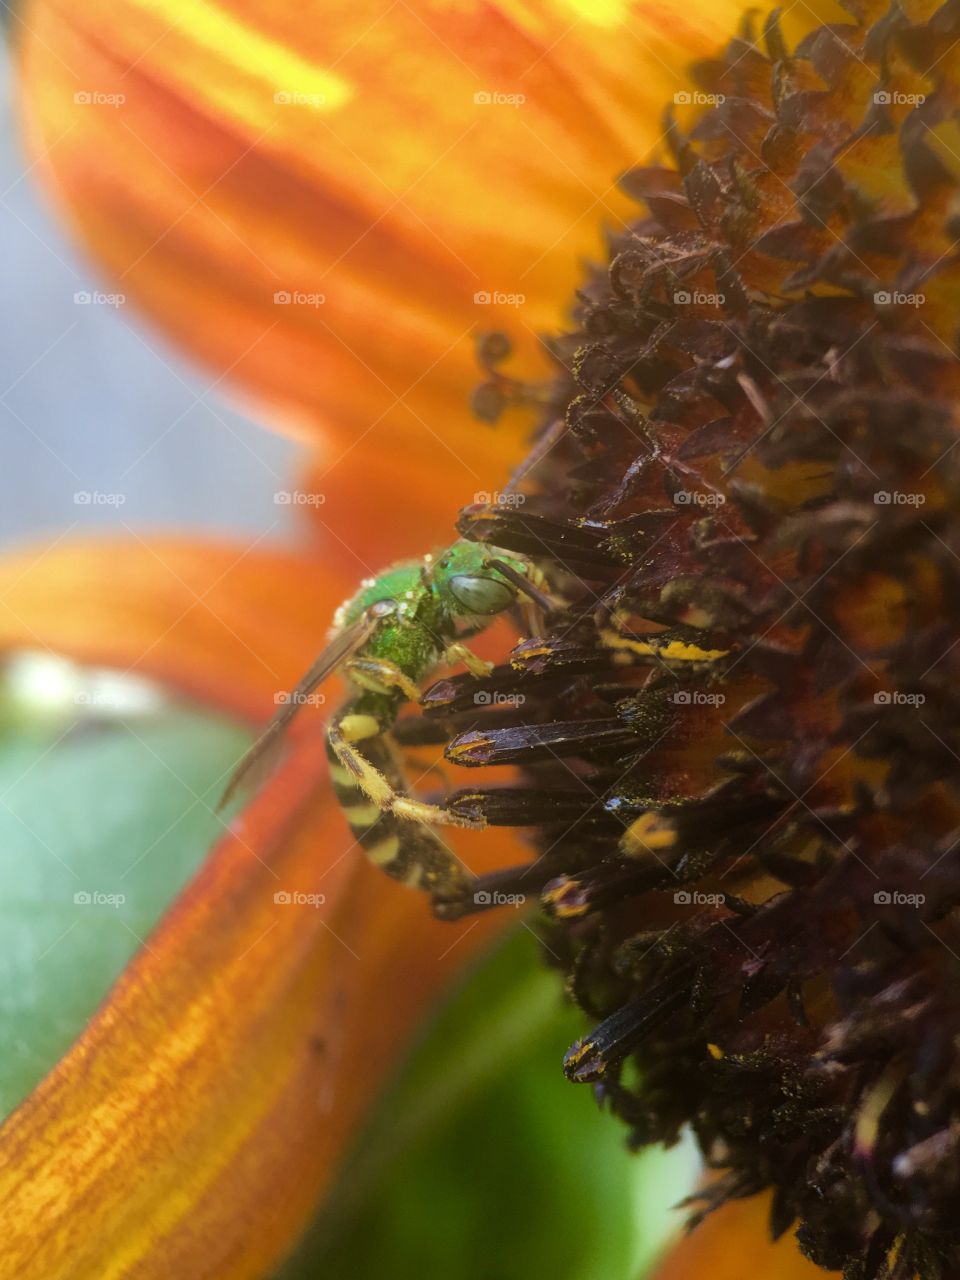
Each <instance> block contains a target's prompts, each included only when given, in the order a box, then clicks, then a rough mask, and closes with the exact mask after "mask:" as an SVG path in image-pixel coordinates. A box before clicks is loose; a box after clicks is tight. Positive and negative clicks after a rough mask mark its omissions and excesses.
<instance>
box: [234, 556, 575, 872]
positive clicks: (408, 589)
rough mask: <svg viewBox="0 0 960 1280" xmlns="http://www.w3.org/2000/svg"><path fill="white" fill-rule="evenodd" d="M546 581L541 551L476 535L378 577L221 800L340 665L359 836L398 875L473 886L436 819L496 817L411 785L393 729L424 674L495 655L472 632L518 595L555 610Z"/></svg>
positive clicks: (338, 731)
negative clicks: (538, 560) (472, 641)
mask: <svg viewBox="0 0 960 1280" xmlns="http://www.w3.org/2000/svg"><path fill="white" fill-rule="evenodd" d="M542 585H543V575H542V573H541V572H540V570H539V569H537V568H536V566H535V565H534V564H533V563H532V562H531V561H529V560H526V559H523V558H519V557H517V556H507V555H504V554H502V553H500V552H498V551H497V549H496V548H494V547H490V546H486V545H484V544H482V543H475V542H465V541H460V542H455V543H454V544H453V545H452V546H451V547H449V548H447V550H445V551H443V552H441V553H440V554H438V555H427V556H424V558H423V559H422V560H419V561H405V562H402V563H400V564H395V565H392V566H391V567H390V568H388V569H386V570H385V571H384V572H383V573H381V574H380V575H379V576H378V577H376V578H370V579H367V581H365V582H364V583H363V584H362V586H361V588H360V590H359V591H358V592H357V594H356V595H355V596H353V597H352V598H351V599H350V600H347V601H346V602H345V603H344V604H342V605H341V606H340V608H339V609H338V610H337V612H336V614H335V616H334V622H333V628H332V630H331V634H330V643H329V644H328V645H327V647H326V648H325V649H324V650H323V652H322V653H321V654H320V656H319V657H318V658H317V660H316V661H315V662H314V663H313V665H312V666H311V667H310V669H309V670H308V671H307V672H306V673H305V674H304V676H303V678H302V679H301V680H300V681H299V683H298V684H297V686H296V688H295V689H294V690H293V691H292V692H291V693H290V694H289V695H287V697H286V698H285V700H284V702H283V703H282V705H281V706H280V707H279V709H278V710H277V712H276V713H275V714H274V716H273V718H272V720H271V721H270V722H269V724H268V725H267V727H266V728H265V729H264V731H263V733H262V734H261V735H260V737H259V738H258V739H257V740H256V742H254V744H253V745H252V746H251V747H250V749H249V750H248V751H247V752H246V754H245V755H244V756H243V758H242V759H241V760H240V762H239V764H238V765H237V768H236V769H235V771H234V773H233V775H232V777H231V779H230V781H229V783H228V785H227V788H226V791H225V792H224V794H223V797H222V799H221V801H220V805H221V807H222V806H223V805H225V804H226V803H227V801H228V800H230V798H231V797H232V796H233V795H234V794H235V793H236V791H237V789H238V787H239V786H240V785H241V784H242V783H243V782H245V781H249V780H250V777H251V770H253V768H254V766H255V765H263V764H264V762H265V760H266V759H267V758H268V756H269V753H270V749H271V748H272V747H274V746H275V745H277V744H278V743H279V742H280V739H281V737H282V735H283V733H284V731H285V730H286V729H287V727H288V725H289V724H290V721H291V720H292V719H293V717H294V716H295V715H296V714H297V712H298V711H299V710H300V709H301V708H302V707H303V706H305V705H307V704H308V703H309V702H310V700H311V698H310V695H311V694H312V692H313V690H314V689H316V687H317V686H318V685H319V684H321V683H322V681H324V680H325V679H326V678H327V676H329V675H330V674H331V673H332V672H333V671H336V670H338V669H339V670H340V671H342V673H343V675H344V676H345V678H346V680H347V682H348V684H349V685H351V686H352V690H353V692H352V696H351V697H350V698H349V699H348V700H347V702H346V703H345V704H344V705H343V706H342V707H341V708H340V710H339V711H337V712H336V714H335V715H334V716H333V717H332V719H331V721H330V723H329V724H328V726H327V754H328V758H329V761H330V776H331V779H332V781H333V786H334V791H335V793H336V796H337V799H338V801H339V802H340V805H341V807H342V809H343V813H344V816H345V817H346V819H347V822H348V823H349V825H350V829H351V831H352V833H353V835H354V837H355V839H356V841H357V843H358V844H360V845H361V846H362V848H363V849H364V851H365V853H366V855H367V857H368V858H369V859H370V860H371V861H372V862H373V863H375V864H376V865H377V866H378V867H381V868H382V869H383V870H384V871H385V872H386V873H387V874H388V875H390V876H393V877H395V878H396V879H398V880H402V881H404V882H405V883H407V884H410V885H413V886H415V887H420V888H423V889H426V890H428V891H429V892H430V893H431V894H433V895H434V896H435V897H448V896H456V895H457V894H458V893H459V892H462V891H463V889H464V888H465V887H466V886H467V885H468V884H469V882H470V877H469V876H468V875H467V873H466V872H465V870H464V868H463V866H462V864H461V863H460V862H459V860H458V859H457V858H456V857H455V856H454V854H453V853H452V852H451V851H450V850H449V849H448V848H447V847H446V846H445V845H444V844H443V842H442V841H441V840H440V838H439V837H438V836H437V834H436V832H435V831H434V830H433V828H434V827H435V826H444V825H445V826H453V827H474V828H476V827H482V826H483V825H484V824H483V822H482V821H474V820H470V819H467V818H463V817H460V816H459V815H458V814H455V813H452V812H451V811H450V810H449V809H445V808H443V807H442V806H441V805H435V804H427V803H425V802H424V801H421V800H417V799H416V798H415V797H413V796H411V795H409V794H408V792H407V789H406V785H405V779H404V774H403V767H402V763H401V761H400V758H399V755H398V752H397V750H396V747H395V746H394V744H393V742H392V740H391V735H390V730H391V729H392V727H393V725H394V723H395V722H396V719H397V715H398V712H399V710H400V708H401V706H402V705H403V703H404V702H408V701H410V702H418V701H419V699H420V687H419V686H420V683H421V682H422V681H423V680H425V679H426V677H427V676H428V675H429V674H430V673H431V672H432V671H433V669H434V668H435V667H437V666H438V665H439V664H440V663H452V662H463V663H464V664H465V666H466V667H467V669H468V670H469V671H471V672H473V673H474V675H477V676H481V675H485V674H486V673H487V672H488V671H489V670H490V664H489V663H487V662H485V661H483V659H481V658H479V657H477V655H476V654H474V653H472V652H471V650H470V649H468V648H467V646H466V645H465V644H464V643H463V641H464V640H465V639H468V638H469V637H470V636H474V635H476V634H478V632H481V631H483V630H485V629H486V627H488V626H489V625H490V622H491V620H492V619H493V617H494V616H496V615H497V614H500V613H503V612H504V611H505V610H506V609H509V608H511V607H512V606H513V605H515V604H517V602H518V593H522V594H523V595H525V596H526V597H527V598H528V600H530V601H532V602H533V604H534V606H536V607H537V608H540V609H546V610H549V609H550V607H551V605H552V602H551V601H550V599H549V597H547V596H546V595H545V594H544V593H543V591H542V590H541V588H542Z"/></svg>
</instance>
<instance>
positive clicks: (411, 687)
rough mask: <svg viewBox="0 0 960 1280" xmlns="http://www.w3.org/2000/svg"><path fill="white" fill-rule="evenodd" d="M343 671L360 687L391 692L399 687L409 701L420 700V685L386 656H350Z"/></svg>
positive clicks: (376, 691)
mask: <svg viewBox="0 0 960 1280" xmlns="http://www.w3.org/2000/svg"><path fill="white" fill-rule="evenodd" d="M342 671H343V673H344V674H345V675H346V676H347V677H348V678H349V679H350V680H352V681H353V683H354V684H358V685H359V686H360V688H361V689H370V690H371V691H372V692H373V693H393V691H394V690H395V689H399V690H400V692H401V693H402V694H403V696H404V697H405V698H407V699H409V701H410V702H419V701H420V687H419V685H417V684H416V683H415V682H414V681H413V680H411V679H410V677H409V676H408V675H407V674H406V673H405V672H403V671H401V670H400V668H399V667H398V666H397V664H396V663H395V662H390V661H388V660H387V659H386V658H360V657H356V658H351V659H350V661H349V662H347V663H344V665H343V667H342Z"/></svg>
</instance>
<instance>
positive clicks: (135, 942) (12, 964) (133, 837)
mask: <svg viewBox="0 0 960 1280" xmlns="http://www.w3.org/2000/svg"><path fill="white" fill-rule="evenodd" d="M3 713H4V720H5V726H4V732H3V736H2V738H0V1027H2V1029H3V1059H2V1062H3V1066H2V1070H0V1114H2V1115H6V1114H7V1113H8V1112H9V1111H10V1110H11V1109H12V1108H13V1107H14V1106H16V1105H17V1103H19V1102H20V1101H21V1100H22V1099H23V1097H24V1096H25V1095H26V1094H27V1093H29V1091H30V1090H31V1089H32V1088H33V1087H34V1085H36V1084H37V1082H38V1081H39V1080H40V1079H41V1078H42V1077H43V1075H45V1074H46V1072H47V1071H48V1070H49V1069H50V1068H51V1067H52V1066H53V1065H54V1064H55V1063H56V1062H57V1060H58V1059H59V1058H60V1057H61V1056H62V1054H63V1053H64V1052H65V1051H66V1050H67V1049H68V1048H69V1047H70V1044H71V1043H72V1042H73V1040H75V1039H76V1037H77V1036H78V1035H79V1033H80V1032H81V1031H82V1030H83V1027H84V1024H85V1023H86V1022H87V1020H88V1019H89V1017H90V1016H91V1014H93V1012H94V1011H95V1010H96V1008H97V1006H98V1005H99V1004H100V1002H101V1001H102V999H103V998H104V996H105V995H106V994H107V991H108V990H109V988H110V986H111V984H112V983H113V981H114V980H115V979H116V978H117V977H118V976H119V974H120V973H121V971H122V970H123V968H124V966H125V965H126V964H127V962H128V961H129V959H130V958H131V956H132V955H133V954H134V952H135V951H136V950H137V949H138V948H139V947H140V946H141V945H142V943H143V940H144V939H145V938H146V937H147V935H148V933H149V932H150V930H151V928H152V927H153V925H154V924H155V923H156V921H157V920H158V918H159V917H160V915H161V914H162V913H163V911H164V909H165V908H166V907H167V906H168V905H169V903H170V902H171V900H172V899H173V897H174V896H175V895H176V893H177V891H178V890H179V889H180V888H181V886H182V885H183V884H184V883H185V882H186V881H187V880H188V879H189V877H190V876H191V874H192V873H193V872H194V871H195V870H196V868H197V867H198V865H199V864H200V862H201V860H202V859H203V856H204V854H205V853H206V852H207V851H208V850H209V848H210V846H211V844H212V843H213V841H214V840H215V838H216V837H217V835H218V834H219V832H220V830H221V824H220V822H219V821H218V820H217V818H216V817H215V816H214V814H213V813H212V811H211V810H212V808H213V804H214V802H215V799H216V788H217V786H218V784H219V785H222V783H221V782H220V780H221V778H222V776H223V775H224V773H225V771H226V770H228V769H229V768H230V766H231V765H232V764H233V762H234V761H235V760H236V759H237V757H238V756H239V754H240V753H241V751H242V750H243V748H244V746H245V745H246V743H247V741H248V740H249V739H248V735H247V734H246V733H244V732H243V731H242V730H240V729H239V728H237V727H236V726H234V725H230V724H227V723H225V722H223V721H218V720H215V719H212V718H208V717H206V716H203V715H200V714H196V713H193V712H191V711H187V710H180V709H176V708H167V709H163V710H160V711H158V712H156V713H151V714H149V715H142V714H140V715H132V716H130V717H129V718H125V720H126V722H123V721H121V719H120V718H119V717H118V716H112V717H109V718H106V719H93V720H90V719H89V718H87V719H86V720H84V721H81V722H80V723H77V724H74V723H73V718H74V716H75V714H76V708H74V709H73V715H71V717H70V718H69V719H65V718H63V716H62V714H60V715H58V714H52V715H46V716H43V717H38V716H35V715H34V716H29V717H26V718H25V716H24V713H23V710H22V708H21V709H19V712H18V714H15V715H14V714H12V712H11V707H10V704H9V702H7V703H6V704H5V705H4V707H3ZM84 895H87V898H86V900H85V898H84Z"/></svg>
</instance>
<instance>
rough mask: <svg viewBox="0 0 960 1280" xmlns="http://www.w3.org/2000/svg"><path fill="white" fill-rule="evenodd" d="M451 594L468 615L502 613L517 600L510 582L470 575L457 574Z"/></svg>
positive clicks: (451, 582)
mask: <svg viewBox="0 0 960 1280" xmlns="http://www.w3.org/2000/svg"><path fill="white" fill-rule="evenodd" d="M450 593H451V595H452V596H453V598H454V600H456V602H457V604H459V605H460V607H461V608H463V609H466V610H467V612H468V613H483V614H487V613H500V612H502V611H503V610H504V609H509V608H510V606H511V605H512V604H513V602H514V600H515V599H516V596H515V593H514V590H513V587H511V586H510V584H509V583H508V582H502V581H498V580H497V579H496V578H487V577H484V576H482V575H480V574H470V573H458V574H455V575H454V577H452V578H451V579H450Z"/></svg>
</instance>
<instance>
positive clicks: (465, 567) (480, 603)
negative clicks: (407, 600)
mask: <svg viewBox="0 0 960 1280" xmlns="http://www.w3.org/2000/svg"><path fill="white" fill-rule="evenodd" d="M492 559H498V560H500V561H502V562H503V563H504V564H507V565H509V566H510V567H511V568H512V569H514V570H515V571H516V572H517V573H518V574H523V575H525V574H526V572H527V566H526V561H524V560H520V559H517V558H516V557H511V556H507V555H504V554H503V553H502V552H500V551H498V550H497V549H496V548H494V547H488V546H486V545H484V544H483V543H481V542H455V543H454V544H453V546H452V547H448V548H447V549H446V551H443V552H441V553H440V554H438V555H437V556H435V557H434V558H433V561H432V563H431V566H430V574H431V578H432V581H433V584H434V586H435V587H436V589H437V591H438V592H439V594H440V597H441V599H442V601H443V604H444V607H445V609H446V611H447V612H448V613H449V615H450V616H451V617H453V618H456V617H463V618H469V617H471V616H473V617H478V618H487V617H492V616H493V615H494V614H497V613H503V611H504V610H505V609H509V608H510V607H511V605H513V604H515V603H516V599H517V588H516V587H515V586H514V584H513V583H512V582H510V581H509V580H508V579H507V578H506V577H504V575H503V574H502V573H500V572H499V571H498V570H497V569H495V568H494V567H493V566H492V565H491V564H490V563H489V562H490V561H491V560H492Z"/></svg>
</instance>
